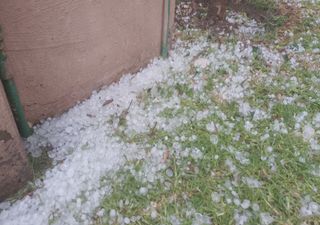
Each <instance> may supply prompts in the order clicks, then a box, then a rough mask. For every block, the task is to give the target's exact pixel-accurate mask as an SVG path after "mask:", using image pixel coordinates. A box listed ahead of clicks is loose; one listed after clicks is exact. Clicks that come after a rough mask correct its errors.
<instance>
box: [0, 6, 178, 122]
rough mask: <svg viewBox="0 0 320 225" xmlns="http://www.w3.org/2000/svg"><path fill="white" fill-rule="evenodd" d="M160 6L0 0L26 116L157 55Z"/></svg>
mask: <svg viewBox="0 0 320 225" xmlns="http://www.w3.org/2000/svg"><path fill="white" fill-rule="evenodd" d="M172 3H173V4H172V5H173V7H174V1H172ZM162 14H163V0H47V1H41V0H10V1H0V25H1V26H2V28H3V33H4V40H5V42H4V44H5V52H6V53H7V55H8V60H7V70H8V71H9V73H10V74H11V75H12V76H13V77H14V80H15V82H16V84H17V88H18V90H19V93H20V97H21V101H22V104H23V106H24V109H25V112H26V116H27V119H28V120H29V121H32V122H35V121H38V120H39V119H42V118H45V117H48V116H53V115H56V114H57V113H61V112H63V111H64V110H66V109H67V108H69V107H71V106H72V105H74V104H75V103H76V101H78V100H82V99H84V98H86V97H88V96H89V95H90V93H91V91H92V90H94V89H97V88H99V87H101V86H103V85H106V84H110V83H111V82H113V81H116V80H117V79H118V78H119V76H120V75H122V74H124V73H126V72H132V71H135V70H137V69H139V68H140V67H141V66H143V65H145V64H147V63H148V62H149V60H150V59H152V58H154V57H156V56H158V55H159V53H160V43H161V31H162ZM172 18H173V17H172Z"/></svg>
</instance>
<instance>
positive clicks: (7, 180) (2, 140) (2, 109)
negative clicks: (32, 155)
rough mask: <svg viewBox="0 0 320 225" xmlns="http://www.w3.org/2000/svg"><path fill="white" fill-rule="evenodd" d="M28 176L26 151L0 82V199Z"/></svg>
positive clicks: (16, 187) (14, 190) (17, 187)
mask: <svg viewBox="0 0 320 225" xmlns="http://www.w3.org/2000/svg"><path fill="white" fill-rule="evenodd" d="M29 178H30V170H29V168H28V166H27V158H26V152H25V151H24V150H23V148H22V143H21V140H20V136H19V134H18V130H17V128H16V126H15V122H14V120H13V117H12V115H11V111H10V108H9V105H8V102H7V100H6V97H5V93H4V91H3V87H2V84H1V82H0V201H1V200H3V199H4V198H5V197H6V196H8V195H10V194H13V193H14V192H16V191H17V190H18V189H19V188H21V187H22V186H23V185H24V182H25V181H26V180H28V179H29Z"/></svg>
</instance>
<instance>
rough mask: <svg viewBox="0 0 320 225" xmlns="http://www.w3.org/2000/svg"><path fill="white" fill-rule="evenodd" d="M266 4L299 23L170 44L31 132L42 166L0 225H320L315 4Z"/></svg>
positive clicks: (250, 25) (187, 35)
mask: <svg viewBox="0 0 320 225" xmlns="http://www.w3.org/2000/svg"><path fill="white" fill-rule="evenodd" d="M277 4H282V6H284V5H285V6H288V7H289V6H290V7H293V8H294V10H295V12H296V13H295V15H294V16H295V18H298V19H297V20H293V19H292V20H291V19H290V20H288V18H287V20H285V19H284V18H280V17H279V18H275V22H278V23H277V24H278V25H277V24H275V28H274V29H269V28H266V26H264V25H265V24H260V23H258V22H256V21H254V20H252V19H250V18H247V17H246V16H245V15H243V14H239V13H235V12H229V13H228V17H227V21H228V23H229V25H230V27H229V28H230V29H229V30H232V32H221V33H219V34H216V35H215V36H212V34H210V35H208V33H206V32H205V31H201V30H195V29H188V30H184V31H181V32H180V35H179V38H180V40H178V41H177V42H176V44H175V47H174V50H173V51H172V52H171V56H170V57H169V59H166V60H163V59H155V60H154V61H153V62H152V63H151V64H150V65H149V66H148V67H147V68H146V69H144V70H142V71H141V72H139V73H137V74H134V75H126V76H124V77H123V78H122V79H121V81H120V82H119V83H118V84H114V85H112V86H110V87H106V88H104V89H103V90H101V91H99V92H96V93H93V95H92V96H91V97H90V99H88V100H87V101H85V102H82V103H80V104H78V105H77V106H76V107H74V108H72V109H70V110H69V111H68V112H67V113H65V114H63V115H62V116H60V117H57V118H52V119H48V120H46V121H43V122H42V124H41V125H38V126H37V127H35V134H34V135H33V136H32V137H30V138H29V139H28V148H29V151H30V152H31V153H32V154H33V156H34V157H35V158H34V159H33V162H36V161H37V157H39V158H41V157H42V155H44V154H47V155H48V158H50V159H51V160H52V166H51V167H50V168H49V169H47V170H46V172H45V173H44V174H43V176H41V177H39V178H38V179H36V180H35V181H34V182H33V184H32V185H33V191H32V192H30V193H29V194H28V195H25V196H24V197H23V198H20V199H19V200H15V201H13V200H12V201H7V202H2V203H0V224H1V225H28V224H30V225H46V224H52V225H60V224H61V225H62V224H68V225H73V224H95V225H100V224H172V225H180V224H181V225H182V224H193V225H200V224H219V225H223V224H237V225H240V224H263V225H268V224H319V221H320V190H319V188H320V72H319V69H320V65H319V63H320V2H319V1H317V0H313V1H312V0H310V1H302V0H301V1H298V0H287V1H285V2H280V1H278V2H277ZM277 19H278V20H277ZM286 21H287V22H286ZM293 22H294V23H293ZM276 26H278V27H276Z"/></svg>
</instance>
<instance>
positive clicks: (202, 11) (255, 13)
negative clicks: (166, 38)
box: [175, 0, 300, 35]
mask: <svg viewBox="0 0 320 225" xmlns="http://www.w3.org/2000/svg"><path fill="white" fill-rule="evenodd" d="M206 2H207V1H205V0H198V1H196V3H195V4H197V6H196V7H197V11H196V12H195V10H194V9H193V7H194V5H193V4H192V1H191V0H181V1H180V2H179V3H178V4H177V9H176V18H175V21H176V24H177V27H178V28H179V29H180V30H183V29H186V28H196V29H202V30H207V29H210V30H211V31H215V32H219V31H224V32H227V33H228V32H232V30H230V26H231V24H229V23H228V22H227V21H225V20H222V21H210V20H208V17H207V11H208V9H207V7H208V5H207V3H206ZM229 10H233V11H236V12H241V13H245V14H246V15H247V16H248V17H249V18H252V19H254V20H256V21H257V22H261V23H269V26H276V25H275V24H272V21H271V20H270V18H274V17H280V16H283V17H285V18H287V19H286V21H285V22H284V24H283V25H282V26H281V27H279V29H278V32H279V34H280V35H281V34H282V33H283V32H284V30H288V28H290V27H292V26H293V25H294V24H296V23H297V21H298V20H299V18H300V16H299V10H297V9H295V8H294V7H292V6H288V5H286V4H281V5H279V6H278V7H277V9H275V10H269V11H268V10H261V9H257V8H256V7H255V6H254V5H252V4H250V3H248V2H247V1H241V3H240V4H238V5H233V6H229ZM186 18H189V19H187V20H186Z"/></svg>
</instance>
